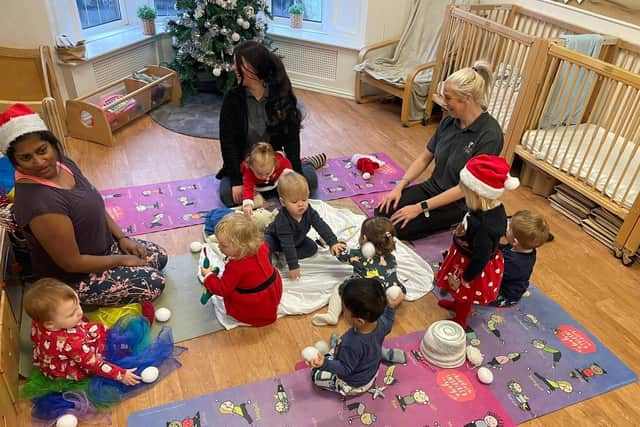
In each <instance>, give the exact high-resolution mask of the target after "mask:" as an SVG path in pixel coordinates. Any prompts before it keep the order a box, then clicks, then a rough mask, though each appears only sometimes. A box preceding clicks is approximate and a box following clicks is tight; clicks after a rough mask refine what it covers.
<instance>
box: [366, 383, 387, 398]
mask: <svg viewBox="0 0 640 427" xmlns="http://www.w3.org/2000/svg"><path fill="white" fill-rule="evenodd" d="M386 388H387V386H377V385H376V383H373V387H371V388H370V389H369V390H367V393H370V394H371V400H376V399H377V398H378V397H381V398H383V399H384V389H386Z"/></svg>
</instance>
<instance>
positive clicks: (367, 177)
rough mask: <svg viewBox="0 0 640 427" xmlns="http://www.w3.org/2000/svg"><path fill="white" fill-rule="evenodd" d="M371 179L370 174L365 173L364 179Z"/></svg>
mask: <svg viewBox="0 0 640 427" xmlns="http://www.w3.org/2000/svg"><path fill="white" fill-rule="evenodd" d="M369 178H371V174H370V173H369V172H365V173H363V174H362V179H369Z"/></svg>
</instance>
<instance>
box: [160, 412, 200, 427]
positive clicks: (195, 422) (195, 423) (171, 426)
mask: <svg viewBox="0 0 640 427" xmlns="http://www.w3.org/2000/svg"><path fill="white" fill-rule="evenodd" d="M167 427H201V424H200V412H196V415H195V416H193V417H189V418H183V419H181V420H171V421H167Z"/></svg>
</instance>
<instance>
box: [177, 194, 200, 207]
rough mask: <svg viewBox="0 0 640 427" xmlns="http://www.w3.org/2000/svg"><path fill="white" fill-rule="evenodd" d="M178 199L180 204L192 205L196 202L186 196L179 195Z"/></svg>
mask: <svg viewBox="0 0 640 427" xmlns="http://www.w3.org/2000/svg"><path fill="white" fill-rule="evenodd" d="M178 201H179V202H180V204H181V205H182V206H193V205H195V204H196V202H195V201H193V200H189V198H188V197H187V196H180V197H178Z"/></svg>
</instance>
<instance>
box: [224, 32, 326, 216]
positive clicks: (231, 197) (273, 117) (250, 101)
mask: <svg viewBox="0 0 640 427" xmlns="http://www.w3.org/2000/svg"><path fill="white" fill-rule="evenodd" d="M233 55H234V61H235V63H234V65H233V70H234V72H235V74H236V80H237V86H236V87H234V88H233V89H231V90H230V91H229V92H227V94H226V95H225V97H224V100H223V102H222V109H221V111H220V149H221V151H222V160H223V165H222V169H221V170H220V172H218V175H217V178H218V179H220V180H221V182H220V198H221V199H222V202H223V203H224V204H225V205H226V206H229V207H231V206H235V205H238V204H240V203H241V202H242V173H241V172H240V164H241V163H242V161H243V160H244V159H245V158H246V156H247V154H248V153H249V151H250V148H251V146H252V145H254V144H256V143H258V142H268V143H270V144H271V145H272V146H273V149H274V150H275V151H282V152H284V153H285V155H286V157H287V159H289V161H290V162H291V164H292V166H293V169H294V170H295V171H296V172H299V173H301V174H302V175H304V177H305V178H306V179H307V182H308V183H309V188H310V189H311V192H313V191H314V190H315V189H316V188H317V187H318V177H317V175H316V172H315V167H319V166H321V165H320V164H319V165H315V167H314V165H313V164H312V163H311V162H301V161H300V121H301V119H302V118H301V114H300V111H299V110H298V107H297V99H296V96H295V95H294V94H293V89H292V88H291V82H290V81H289V76H287V72H286V71H285V69H284V64H283V63H282V61H281V60H280V58H278V56H277V55H276V54H274V53H272V52H270V51H269V49H267V48H266V47H264V46H263V45H262V44H260V43H258V42H255V41H245V42H243V43H240V44H239V45H238V46H236V48H235V50H234V53H233ZM320 163H322V162H320Z"/></svg>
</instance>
